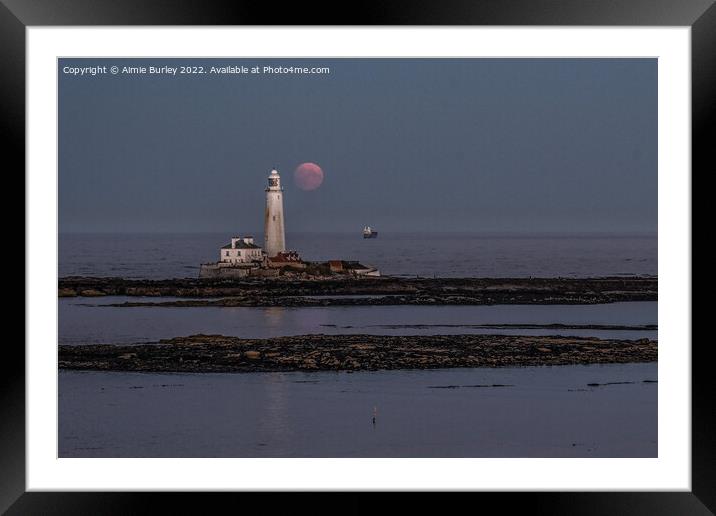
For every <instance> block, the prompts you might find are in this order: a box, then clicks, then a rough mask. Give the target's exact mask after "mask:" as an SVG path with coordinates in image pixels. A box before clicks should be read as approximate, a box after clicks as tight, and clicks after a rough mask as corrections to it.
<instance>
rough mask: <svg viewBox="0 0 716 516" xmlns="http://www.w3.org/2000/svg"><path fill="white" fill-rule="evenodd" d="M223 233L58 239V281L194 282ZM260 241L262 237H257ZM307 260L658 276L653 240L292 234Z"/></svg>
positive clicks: (389, 268)
mask: <svg viewBox="0 0 716 516" xmlns="http://www.w3.org/2000/svg"><path fill="white" fill-rule="evenodd" d="M231 236H232V235H230V234H226V233H166V234H158V233H154V234H149V233H144V234H123V233H117V234H107V233H105V234H101V233H61V234H60V237H59V275H60V277H63V276H120V277H124V278H142V279H165V278H195V277H197V275H198V274H199V265H200V264H201V263H208V262H214V261H217V260H218V259H219V248H220V247H221V246H223V245H226V244H227V243H228V242H229V239H230V238H231ZM254 236H255V238H256V242H257V243H259V244H260V243H261V242H263V236H262V235H261V234H256V235H254ZM286 244H287V247H288V248H290V249H295V250H297V251H298V252H299V253H300V254H301V257H302V258H304V259H305V260H316V261H318V260H320V261H326V260H357V261H359V262H361V263H364V264H365V265H372V266H374V267H377V268H378V269H379V270H380V271H381V273H382V274H385V275H390V276H405V277H415V276H422V277H530V276H532V277H594V276H634V275H641V276H654V275H656V274H657V273H658V267H657V265H658V264H657V236H656V234H615V235H609V234H602V233H599V234H559V233H549V234H547V233H546V234H500V233H390V232H382V231H381V232H379V235H378V238H365V239H364V238H363V236H362V233H361V232H354V233H296V234H293V233H289V234H288V235H287V241H286Z"/></svg>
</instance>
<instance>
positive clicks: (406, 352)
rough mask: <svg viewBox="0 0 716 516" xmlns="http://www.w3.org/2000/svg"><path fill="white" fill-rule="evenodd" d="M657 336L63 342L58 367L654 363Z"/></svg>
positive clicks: (170, 368)
mask: <svg viewBox="0 0 716 516" xmlns="http://www.w3.org/2000/svg"><path fill="white" fill-rule="evenodd" d="M657 348H658V346H657V341H655V340H649V339H641V340H613V339H597V338H592V337H588V338H580V337H559V336H549V337H547V336H515V335H429V336H423V335H411V336H394V335H323V334H319V335H298V336H290V337H277V338H272V339H242V338H238V337H227V336H223V335H191V336H188V337H177V338H173V339H166V340H160V341H159V342H156V343H149V344H134V345H82V346H69V345H63V346H60V347H59V367H60V369H75V370H100V371H144V372H192V373H213V372H223V373H226V372H259V371H263V372H278V371H361V370H380V369H436V368H455V367H505V366H543V365H550V366H556V365H568V364H610V363H627V362H654V361H656V360H657V354H658V353H657Z"/></svg>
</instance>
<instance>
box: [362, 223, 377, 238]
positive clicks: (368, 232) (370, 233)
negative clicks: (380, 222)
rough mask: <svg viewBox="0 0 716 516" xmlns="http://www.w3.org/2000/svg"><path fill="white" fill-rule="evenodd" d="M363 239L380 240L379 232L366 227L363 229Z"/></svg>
mask: <svg viewBox="0 0 716 516" xmlns="http://www.w3.org/2000/svg"><path fill="white" fill-rule="evenodd" d="M363 238H378V232H377V231H375V230H374V229H371V227H370V226H366V227H364V228H363Z"/></svg>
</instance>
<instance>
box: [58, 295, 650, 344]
mask: <svg viewBox="0 0 716 516" xmlns="http://www.w3.org/2000/svg"><path fill="white" fill-rule="evenodd" d="M136 299H137V298H125V297H107V298H91V299H89V298H61V299H60V300H59V340H60V344H126V343H133V342H151V341H156V340H158V339H162V338H171V337H177V336H180V335H191V334H196V333H212V334H216V333H219V334H222V335H232V336H236V337H245V338H271V337H277V336H283V335H305V334H311V333H326V334H348V333H367V334H384V335H415V334H423V335H437V334H445V335H448V334H460V333H490V334H495V333H511V334H520V335H576V336H595V337H602V338H619V339H640V338H644V337H648V338H654V339H655V338H656V337H657V332H656V331H623V330H614V331H604V330H554V329H509V330H497V329H475V328H470V327H468V326H469V325H475V324H501V323H506V324H517V323H524V324H552V323H560V324H618V325H634V326H637V325H638V326H643V325H647V324H657V321H658V312H657V303H656V302H634V303H612V304H607V305H495V306H335V307H321V308H313V307H311V308H285V307H270V308H252V307H236V308H234V307H232V308H220V307H199V308H175V307H170V308H159V307H136V308H111V307H102V306H101V305H102V304H107V303H117V302H123V301H126V300H136ZM162 299H171V298H162ZM153 300H154V301H156V300H157V299H156V298H153ZM416 325H419V327H415V326H416Z"/></svg>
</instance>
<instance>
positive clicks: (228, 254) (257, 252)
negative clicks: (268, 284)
mask: <svg viewBox="0 0 716 516" xmlns="http://www.w3.org/2000/svg"><path fill="white" fill-rule="evenodd" d="M220 253H221V255H220V257H219V262H220V263H251V262H258V261H261V259H262V257H263V253H262V250H261V247H260V246H257V245H256V244H254V237H252V236H245V237H233V238H232V239H231V243H230V244H228V245H225V246H224V247H222V248H221V250H220Z"/></svg>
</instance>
